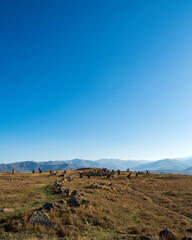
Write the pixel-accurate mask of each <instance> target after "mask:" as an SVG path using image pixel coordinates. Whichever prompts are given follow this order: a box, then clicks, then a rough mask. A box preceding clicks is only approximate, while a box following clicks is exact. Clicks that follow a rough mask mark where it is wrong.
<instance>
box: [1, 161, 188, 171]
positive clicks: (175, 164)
mask: <svg viewBox="0 0 192 240" xmlns="http://www.w3.org/2000/svg"><path fill="white" fill-rule="evenodd" d="M82 167H99V168H102V167H105V168H108V169H114V170H117V169H120V170H126V169H127V168H129V169H130V170H132V171H146V170H149V171H151V172H156V173H180V174H190V175H192V157H188V158H175V159H162V160H158V161H145V160H141V161H134V160H120V159H99V160H96V161H93V160H83V159H73V160H64V161H47V162H34V161H24V162H16V163H10V164H0V172H3V171H12V169H13V168H15V170H16V172H31V171H32V170H33V169H34V170H36V171H37V170H38V168H41V169H42V170H43V171H47V170H49V169H50V168H51V169H52V170H54V171H59V170H64V169H66V170H72V169H78V168H82Z"/></svg>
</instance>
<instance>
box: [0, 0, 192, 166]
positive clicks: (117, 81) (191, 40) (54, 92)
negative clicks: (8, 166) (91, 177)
mask: <svg viewBox="0 0 192 240" xmlns="http://www.w3.org/2000/svg"><path fill="white" fill-rule="evenodd" d="M0 26H1V28H0V29H1V31H0V162H1V163H2V162H5V163H6V162H15V161H24V160H35V161H43V160H50V159H52V160H54V159H57V160H62V159H72V158H76V157H77V158H84V159H98V158H121V159H151V160H155V159H160V158H165V157H182V156H188V155H192V147H191V143H192V94H191V93H192V67H191V63H192V28H191V26H192V1H190V0H185V1H182V0H180V1H179V0H169V1H167V0H161V1H158V0H157V1H154V0H147V1H143V0H142V1H138V0H125V1H124V0H118V1H117V0H115V1H113V0H109V1H108V0H104V1H103V0H93V1H89V0H81V1H77V0H73V1H64V0H58V1H49V0H41V1H39V0H38V1H37V0H33V1H24V0H23V1H20V0H18V1H10V0H8V1H7V0H2V1H0Z"/></svg>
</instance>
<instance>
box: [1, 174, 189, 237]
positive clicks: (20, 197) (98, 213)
mask: <svg viewBox="0 0 192 240" xmlns="http://www.w3.org/2000/svg"><path fill="white" fill-rule="evenodd" d="M62 173H63V172H59V173H58V174H57V175H53V176H50V174H49V172H43V173H41V174H40V173H35V174H32V173H30V174H29V173H27V174H18V173H16V174H14V175H13V174H11V173H0V210H2V209H5V208H12V209H13V210H14V211H13V212H4V211H1V212H0V239H31V240H35V239H52V240H56V239H83V240H84V239H85V240H86V239H140V236H147V235H158V234H159V232H160V231H161V230H163V229H165V228H169V229H170V230H172V231H173V232H174V233H175V235H176V239H182V237H184V236H185V235H190V234H189V233H187V232H186V229H189V228H192V207H191V206H192V176H187V175H168V174H164V175H160V174H150V175H146V174H142V175H139V176H138V177H136V176H135V173H134V174H133V176H132V178H131V180H130V179H128V178H127V177H126V176H127V172H121V174H120V175H117V174H115V176H114V178H107V177H106V176H102V177H99V176H91V177H90V178H87V176H84V177H83V178H79V173H78V172H77V171H67V176H69V175H70V174H72V173H74V174H73V177H72V178H73V180H72V181H71V182H70V181H67V182H64V186H65V187H66V188H67V189H69V190H70V192H72V191H73V190H77V192H78V195H79V198H81V199H86V200H87V201H90V203H89V204H88V205H84V204H80V206H78V207H70V206H69V204H68V200H69V197H67V196H66V194H64V193H59V191H58V190H57V189H56V188H55V187H54V183H55V181H56V180H59V179H61V177H59V176H58V175H59V174H62ZM94 182H96V183H94ZM91 185H92V186H95V185H97V186H99V187H98V188H91ZM59 200H64V201H63V202H62V204H61V206H62V207H63V209H64V211H59V210H58V209H53V210H52V211H49V212H48V213H47V214H48V215H49V217H50V218H51V219H53V220H55V222H56V226H55V227H48V228H47V227H44V226H37V225H35V226H33V225H31V224H29V223H28V219H29V217H30V215H31V214H32V212H33V210H35V209H39V208H40V207H42V206H43V205H44V204H45V203H47V202H59Z"/></svg>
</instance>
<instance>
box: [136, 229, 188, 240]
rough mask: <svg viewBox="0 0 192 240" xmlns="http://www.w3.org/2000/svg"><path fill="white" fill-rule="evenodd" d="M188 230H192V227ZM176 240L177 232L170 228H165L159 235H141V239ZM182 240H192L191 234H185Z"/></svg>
mask: <svg viewBox="0 0 192 240" xmlns="http://www.w3.org/2000/svg"><path fill="white" fill-rule="evenodd" d="M186 231H188V232H192V229H187V230H186ZM160 239H163V240H175V239H176V236H175V233H174V232H172V231H171V230H169V229H167V228H166V229H164V230H162V231H161V232H160V233H159V236H141V240H160ZM182 240H192V237H191V236H185V237H184V238H182Z"/></svg>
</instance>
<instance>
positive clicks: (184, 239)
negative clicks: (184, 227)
mask: <svg viewBox="0 0 192 240" xmlns="http://www.w3.org/2000/svg"><path fill="white" fill-rule="evenodd" d="M182 240H192V237H190V236H185V237H184V238H182Z"/></svg>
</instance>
